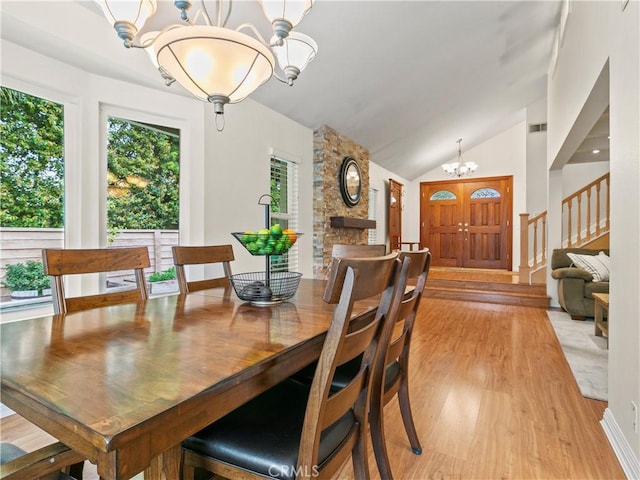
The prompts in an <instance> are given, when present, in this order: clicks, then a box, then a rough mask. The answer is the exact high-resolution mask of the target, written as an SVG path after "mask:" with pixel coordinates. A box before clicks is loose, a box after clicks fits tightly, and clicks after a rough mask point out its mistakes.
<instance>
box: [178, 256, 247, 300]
mask: <svg viewBox="0 0 640 480" xmlns="http://www.w3.org/2000/svg"><path fill="white" fill-rule="evenodd" d="M172 252H173V263H174V264H175V266H176V277H177V278H178V287H179V288H180V293H191V292H197V291H199V290H206V289H208V288H218V287H230V286H231V284H230V282H229V277H231V262H233V261H234V260H235V257H234V255H233V247H232V246H231V245H208V246H175V247H173V248H172ZM210 263H221V264H222V268H223V271H224V276H223V277H217V278H209V279H204V280H192V281H188V280H187V275H186V271H185V268H184V267H185V265H205V264H210Z"/></svg>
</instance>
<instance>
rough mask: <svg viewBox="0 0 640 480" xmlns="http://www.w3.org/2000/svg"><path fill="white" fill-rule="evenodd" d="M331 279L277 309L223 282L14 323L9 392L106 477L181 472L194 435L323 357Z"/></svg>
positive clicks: (13, 404) (5, 327)
mask: <svg viewBox="0 0 640 480" xmlns="http://www.w3.org/2000/svg"><path fill="white" fill-rule="evenodd" d="M325 283H326V282H325V281H323V280H313V279H302V280H301V282H300V287H299V288H298V291H297V293H296V295H295V296H294V297H293V298H292V299H290V300H289V301H286V302H283V303H280V304H276V305H271V306H253V305H251V304H249V303H246V302H244V301H242V300H240V299H238V297H237V296H236V295H235V293H233V291H232V290H231V289H223V288H219V289H211V290H205V291H202V292H197V293H192V294H189V295H172V296H165V297H157V298H151V299H148V300H146V301H143V302H140V303H135V304H125V305H118V306H111V307H103V308H96V309H92V310H87V311H83V312H76V313H71V314H67V315H53V316H45V317H39V318H32V319H27V320H22V321H17V322H13V323H5V324H2V325H0V329H1V330H0V338H1V365H2V378H1V393H2V398H1V401H2V403H4V404H6V405H7V406H8V407H10V408H11V409H13V410H14V411H15V412H17V413H19V414H20V415H22V416H23V417H25V418H26V419H27V420H29V421H31V422H32V423H34V424H36V425H37V426H39V427H40V428H42V429H43V430H45V431H46V432H48V433H49V434H51V435H52V436H54V437H55V438H57V439H58V440H60V441H61V442H63V443H65V444H67V445H69V446H70V447H71V448H72V449H74V450H76V451H77V452H79V453H81V454H82V455H84V456H85V457H86V458H87V459H89V461H91V462H92V463H95V464H96V465H97V470H98V474H99V475H100V477H101V478H104V479H128V478H131V477H133V476H134V475H136V474H137V473H139V472H142V471H144V472H145V479H154V480H155V479H167V480H175V479H177V478H179V468H180V454H181V451H180V442H181V441H182V440H184V439H185V438H187V437H188V436H190V435H192V434H193V433H195V432H197V431H198V430H200V429H201V428H203V427H205V426H206V425H208V424H210V423H211V422H213V421H215V420H216V419H218V418H220V417H222V416H223V415H225V414H227V413H228V412H230V411H231V410H233V409H234V408H236V407H238V406H239V405H241V404H243V403H245V402H246V401H248V400H249V399H251V398H253V397H255V396H256V395H258V394H260V393H261V392H263V391H265V390H266V389H268V388H270V387H271V386H273V385H275V384H277V383H278V382H280V381H282V380H283V379H285V378H287V377H288V376H290V375H292V374H293V373H295V372H296V371H298V370H299V369H301V368H302V367H304V366H306V365H308V364H310V363H311V362H313V361H314V360H315V359H317V358H318V356H319V354H320V351H321V348H322V343H323V340H324V336H325V334H326V331H327V329H328V327H329V324H330V321H331V315H332V312H333V307H334V306H333V305H328V304H326V303H325V302H324V301H323V300H322V295H323V292H324V288H325ZM374 307H375V306H373V305H371V304H367V303H366V302H365V303H361V304H358V305H356V306H355V307H354V313H363V312H365V311H367V310H371V309H372V308H374Z"/></svg>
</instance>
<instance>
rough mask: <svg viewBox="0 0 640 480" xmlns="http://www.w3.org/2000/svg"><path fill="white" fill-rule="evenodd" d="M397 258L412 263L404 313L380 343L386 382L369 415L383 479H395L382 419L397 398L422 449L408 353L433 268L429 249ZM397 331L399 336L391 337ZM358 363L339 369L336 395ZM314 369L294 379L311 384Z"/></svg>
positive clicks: (416, 450) (416, 445) (356, 360)
mask: <svg viewBox="0 0 640 480" xmlns="http://www.w3.org/2000/svg"><path fill="white" fill-rule="evenodd" d="M398 258H399V259H400V261H402V263H403V265H404V263H405V260H406V259H409V263H408V265H409V266H408V274H407V277H408V281H407V284H406V285H405V294H404V299H403V300H402V304H401V309H400V311H399V313H398V315H397V316H396V317H395V319H396V320H395V322H396V324H397V325H398V329H397V330H394V329H393V328H392V329H391V331H390V333H389V334H388V335H387V338H384V339H382V340H381V341H380V342H379V345H380V347H379V348H381V349H385V351H386V353H385V354H384V357H381V358H384V359H385V363H384V364H382V365H379V366H378V369H379V370H380V372H378V373H377V375H378V378H383V377H382V374H384V381H383V383H382V385H381V388H383V389H382V390H380V389H378V390H377V391H378V392H379V393H378V394H376V393H375V391H374V392H373V394H372V395H373V396H372V400H371V402H372V407H371V412H370V414H369V421H370V422H371V436H372V443H373V450H374V454H375V457H376V463H377V465H378V470H379V472H380V477H381V478H382V479H390V478H393V474H392V471H391V466H390V463H389V458H388V455H387V451H386V443H385V436H384V426H383V415H382V414H383V407H384V406H385V405H386V404H387V403H389V402H390V401H391V400H392V399H393V398H394V397H395V396H396V395H397V397H398V402H399V405H400V413H401V415H402V421H403V424H404V428H405V431H406V432H407V437H408V438H409V443H410V444H411V449H412V451H413V453H415V454H416V455H420V454H421V453H422V446H421V445H420V440H419V439H418V434H417V431H416V428H415V424H414V421H413V415H412V412H411V404H410V402H409V351H410V346H411V334H412V331H413V325H414V323H415V317H416V312H417V310H418V306H419V305H420V299H421V298H422V294H423V292H424V286H425V283H426V281H427V276H428V274H429V267H430V266H431V252H429V249H424V250H420V251H409V252H400V253H398ZM330 281H331V280H330ZM403 322H404V323H403ZM394 327H395V326H394ZM394 331H395V332H396V333H397V332H399V333H397V335H396V336H394V337H391V335H392V334H393V333H394ZM359 362H360V359H359V358H354V359H353V360H351V361H349V362H347V363H345V364H344V365H341V366H339V367H338V368H337V369H336V372H335V374H334V377H333V380H332V383H331V389H332V390H333V391H339V390H340V389H342V388H344V387H345V385H347V384H348V383H349V382H350V381H351V379H352V378H353V376H354V375H355V374H356V373H357V372H358V369H359ZM313 368H314V366H313V365H311V366H309V367H305V368H303V369H302V370H301V371H300V372H298V373H297V374H296V375H295V378H297V379H298V380H299V381H301V382H307V383H308V382H310V381H311V379H312V378H313Z"/></svg>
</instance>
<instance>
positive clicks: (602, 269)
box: [567, 252, 610, 282]
mask: <svg viewBox="0 0 640 480" xmlns="http://www.w3.org/2000/svg"><path fill="white" fill-rule="evenodd" d="M567 256H568V257H569V258H570V259H571V261H572V262H573V263H574V265H575V266H576V267H580V268H584V269H585V270H586V271H587V272H589V273H590V274H591V275H592V277H593V281H594V282H608V281H609V268H610V259H609V256H608V255H607V254H606V253H604V252H600V253H598V255H580V254H578V253H567Z"/></svg>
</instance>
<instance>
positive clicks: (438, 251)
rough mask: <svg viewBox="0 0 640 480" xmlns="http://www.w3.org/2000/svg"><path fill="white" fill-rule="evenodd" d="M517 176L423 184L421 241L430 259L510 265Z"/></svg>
mask: <svg viewBox="0 0 640 480" xmlns="http://www.w3.org/2000/svg"><path fill="white" fill-rule="evenodd" d="M512 183H513V177H511V176H509V177H493V178H479V179H464V180H451V181H443V182H423V183H421V184H420V199H421V203H420V243H421V246H423V247H428V248H429V249H430V250H431V254H432V255H433V260H432V264H433V265H438V266H449V267H468V268H496V269H507V270H511V267H512V261H511V252H512V226H511V222H512V219H511V218H512V203H513V200H512V198H513V194H512Z"/></svg>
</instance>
